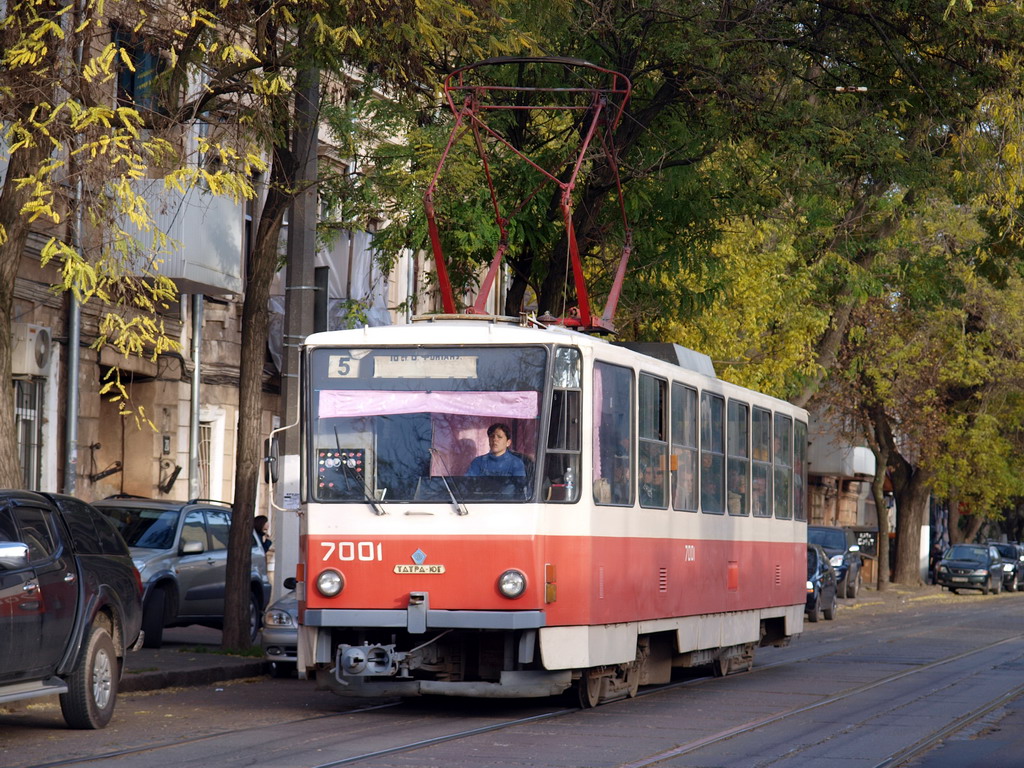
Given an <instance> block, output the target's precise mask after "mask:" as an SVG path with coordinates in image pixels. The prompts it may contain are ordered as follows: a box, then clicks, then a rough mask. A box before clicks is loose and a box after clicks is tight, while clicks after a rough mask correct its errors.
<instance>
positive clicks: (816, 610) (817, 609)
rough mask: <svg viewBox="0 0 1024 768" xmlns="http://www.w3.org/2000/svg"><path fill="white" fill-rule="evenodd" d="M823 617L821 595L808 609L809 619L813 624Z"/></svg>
mask: <svg viewBox="0 0 1024 768" xmlns="http://www.w3.org/2000/svg"><path fill="white" fill-rule="evenodd" d="M820 618H821V595H818V596H817V597H816V598H814V605H812V606H811V607H810V608H808V609H807V620H808V621H809V622H811V623H812V624H813V623H815V622H816V621H817V620H818V619H820Z"/></svg>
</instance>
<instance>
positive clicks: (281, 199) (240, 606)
mask: <svg viewBox="0 0 1024 768" xmlns="http://www.w3.org/2000/svg"><path fill="white" fill-rule="evenodd" d="M272 162H273V169H272V173H271V184H270V189H269V191H268V194H267V200H266V202H265V203H264V206H263V210H262V211H261V213H260V220H259V225H258V227H257V230H256V241H255V243H254V247H253V255H252V260H251V266H252V272H251V274H249V275H248V279H247V282H246V287H245V299H244V300H243V302H242V345H241V365H240V369H239V382H238V390H239V391H238V446H237V448H236V457H235V493H234V498H235V501H234V505H233V512H232V515H231V533H230V537H229V538H230V541H229V544H228V564H227V578H226V583H225V595H224V635H223V638H222V640H221V644H222V647H224V648H247V647H249V645H250V642H251V641H250V637H249V574H250V573H251V570H252V541H253V538H252V531H253V527H252V526H253V517H254V510H255V509H256V489H257V487H258V483H259V470H260V466H261V463H262V461H261V460H262V455H261V443H260V437H261V434H260V429H261V418H260V416H261V414H262V412H263V363H264V360H265V358H266V350H267V336H268V333H269V327H270V309H269V306H268V302H269V299H270V283H271V280H272V279H273V277H274V272H275V271H276V269H277V244H278V235H279V233H280V231H281V221H282V219H283V217H284V213H285V210H287V208H288V206H289V205H290V204H291V199H292V198H291V195H290V194H288V193H286V192H285V191H284V190H286V189H291V186H292V185H291V183H290V180H291V178H293V176H292V173H293V170H294V169H293V168H291V167H290V165H291V155H290V154H289V153H288V152H287V151H281V152H279V151H275V152H274V157H273V160H272Z"/></svg>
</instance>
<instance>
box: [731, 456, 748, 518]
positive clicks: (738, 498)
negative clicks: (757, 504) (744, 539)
mask: <svg viewBox="0 0 1024 768" xmlns="http://www.w3.org/2000/svg"><path fill="white" fill-rule="evenodd" d="M726 499H727V504H728V506H729V514H730V515H745V514H747V476H746V473H744V472H742V471H741V470H740V467H739V466H736V465H735V464H732V463H731V460H730V466H729V492H728V494H727V496H726Z"/></svg>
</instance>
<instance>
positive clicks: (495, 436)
mask: <svg viewBox="0 0 1024 768" xmlns="http://www.w3.org/2000/svg"><path fill="white" fill-rule="evenodd" d="M487 442H488V444H489V445H490V448H491V450H490V451H488V452H487V453H485V454H483V455H481V456H477V457H476V458H475V459H473V461H472V462H470V465H469V469H468V470H467V471H466V475H467V476H468V477H522V478H525V477H526V464H525V463H524V462H523V460H522V459H521V458H520V457H519V456H518V455H516V454H514V453H512V451H511V450H509V449H510V448H511V447H512V431H511V430H510V429H509V428H508V425H507V424H502V423H501V422H495V423H494V424H491V426H489V427H488V428H487Z"/></svg>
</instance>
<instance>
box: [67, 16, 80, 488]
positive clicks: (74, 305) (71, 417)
mask: <svg viewBox="0 0 1024 768" xmlns="http://www.w3.org/2000/svg"><path fill="white" fill-rule="evenodd" d="M83 13H84V3H82V4H81V5H79V7H78V9H77V11H76V15H77V16H78V22H79V23H80V22H81V18H82V14H83ZM84 58H85V40H84V38H83V40H82V41H81V42H79V44H78V45H77V46H76V47H75V67H76V69H77V70H78V71H79V72H81V70H82V61H83V60H84ZM75 176H76V179H77V180H76V181H75V223H74V226H73V230H72V233H71V247H72V248H74V249H75V250H76V251H78V252H79V253H81V252H82V226H83V220H84V219H83V216H82V194H83V190H82V174H80V173H78V174H75ZM68 299H69V300H68V376H67V382H66V390H65V394H66V397H67V410H66V411H65V419H64V493H66V494H68V495H72V496H73V495H74V493H75V490H76V489H77V486H78V413H79V404H78V397H79V395H78V376H79V373H80V368H81V365H82V360H81V342H82V306H81V304H79V302H78V298H77V297H76V296H75V292H74V291H71V292H70V293H69V294H68Z"/></svg>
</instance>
